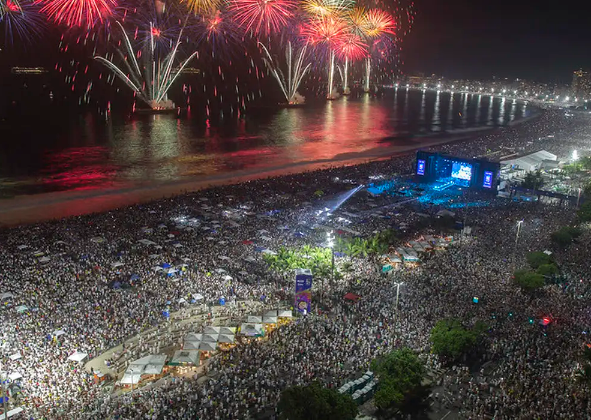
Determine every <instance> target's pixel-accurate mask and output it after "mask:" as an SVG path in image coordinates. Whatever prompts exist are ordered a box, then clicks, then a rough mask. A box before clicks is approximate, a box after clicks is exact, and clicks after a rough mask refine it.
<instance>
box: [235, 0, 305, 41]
mask: <svg viewBox="0 0 591 420" xmlns="http://www.w3.org/2000/svg"><path fill="white" fill-rule="evenodd" d="M296 7H297V2H296V1H295V0H230V2H229V3H228V10H230V11H231V12H232V14H233V17H234V20H235V22H236V24H237V25H238V26H240V27H241V28H243V29H244V30H246V32H252V33H253V34H254V35H256V36H258V35H261V34H262V35H270V34H272V33H276V32H280V31H281V29H282V28H284V27H285V26H287V25H288V23H289V21H290V20H291V19H292V18H293V16H294V11H295V9H296Z"/></svg>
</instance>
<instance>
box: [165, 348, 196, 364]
mask: <svg viewBox="0 0 591 420" xmlns="http://www.w3.org/2000/svg"><path fill="white" fill-rule="evenodd" d="M170 363H171V364H181V363H188V364H192V365H198V364H199V350H191V351H185V350H177V351H175V352H174V355H173V356H172V360H171V361H170Z"/></svg>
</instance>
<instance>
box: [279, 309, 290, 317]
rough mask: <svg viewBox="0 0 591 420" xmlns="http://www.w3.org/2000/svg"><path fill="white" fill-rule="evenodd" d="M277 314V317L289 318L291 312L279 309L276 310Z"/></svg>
mask: <svg viewBox="0 0 591 420" xmlns="http://www.w3.org/2000/svg"><path fill="white" fill-rule="evenodd" d="M277 316H278V317H279V318H291V317H293V313H292V312H291V311H289V310H281V311H277Z"/></svg>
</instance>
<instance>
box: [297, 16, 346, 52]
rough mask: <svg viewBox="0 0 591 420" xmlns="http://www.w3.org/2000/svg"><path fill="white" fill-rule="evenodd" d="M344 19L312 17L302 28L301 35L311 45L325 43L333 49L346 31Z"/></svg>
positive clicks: (343, 38)
mask: <svg viewBox="0 0 591 420" xmlns="http://www.w3.org/2000/svg"><path fill="white" fill-rule="evenodd" d="M347 31H348V28H347V24H346V23H345V21H344V20H342V19H338V18H334V17H330V16H329V17H321V18H318V19H312V20H311V21H309V22H308V23H307V24H306V25H304V27H303V28H302V35H303V36H304V38H305V39H306V41H307V42H308V44H312V45H326V46H328V47H329V48H330V49H335V48H336V47H337V46H338V45H340V44H341V43H342V42H343V41H344V40H345V38H346V37H347V35H348V33H347Z"/></svg>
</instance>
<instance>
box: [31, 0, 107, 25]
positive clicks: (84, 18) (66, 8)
mask: <svg viewBox="0 0 591 420" xmlns="http://www.w3.org/2000/svg"><path fill="white" fill-rule="evenodd" d="M39 3H43V4H44V6H43V8H42V9H41V11H42V12H43V13H45V14H47V15H48V16H49V17H50V18H51V19H52V20H53V21H54V22H56V23H57V24H63V25H67V26H69V27H71V28H72V27H83V28H86V29H90V28H92V27H93V26H95V25H96V24H98V23H103V22H104V21H105V20H106V19H108V18H109V17H110V16H112V15H113V11H114V9H115V8H116V7H117V2H116V0H39Z"/></svg>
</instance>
